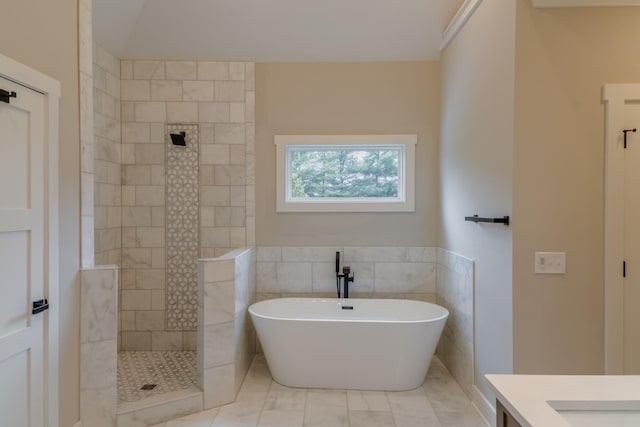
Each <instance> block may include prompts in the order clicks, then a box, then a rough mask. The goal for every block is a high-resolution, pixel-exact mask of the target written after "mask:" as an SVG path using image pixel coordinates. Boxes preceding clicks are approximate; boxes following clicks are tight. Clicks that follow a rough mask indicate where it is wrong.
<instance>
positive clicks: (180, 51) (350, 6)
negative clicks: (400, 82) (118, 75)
mask: <svg viewBox="0 0 640 427" xmlns="http://www.w3.org/2000/svg"><path fill="white" fill-rule="evenodd" d="M492 1H495V0H492ZM462 2H463V0H93V32H94V40H95V41H96V43H98V44H99V45H100V46H102V47H104V48H106V49H108V50H110V51H111V52H113V53H114V54H116V56H118V57H120V58H123V59H127V58H139V59H142V58H158V59H160V58H161V59H215V60H250V61H256V62H311V61H317V62H326V61H336V62H342V61H416V60H431V59H438V58H439V56H440V46H441V43H442V32H443V31H444V29H445V28H446V26H447V24H448V22H449V21H450V19H451V17H452V16H453V15H454V14H455V12H456V10H457V9H458V7H459V6H460V4H461V3H462Z"/></svg>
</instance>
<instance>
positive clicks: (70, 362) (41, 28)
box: [0, 0, 80, 427]
mask: <svg viewBox="0 0 640 427" xmlns="http://www.w3.org/2000/svg"><path fill="white" fill-rule="evenodd" d="M77 8H78V5H77V2H76V1H68V2H60V1H54V2H48V1H38V0H23V1H19V2H11V7H10V8H9V7H8V6H7V11H10V13H9V15H10V17H9V18H7V19H4V20H3V23H2V25H0V52H1V53H2V54H3V55H6V56H9V57H10V58H13V59H15V60H16V61H19V62H22V63H23V64H25V65H28V66H29V67H32V68H34V69H36V70H38V71H40V72H42V73H44V74H47V75H49V76H51V77H52V78H54V79H56V80H59V81H60V82H61V85H62V98H61V100H60V254H59V255H60V300H59V304H60V307H59V310H58V312H59V313H60V351H61V352H60V427H69V426H71V425H73V423H75V422H76V421H77V420H78V412H79V409H78V404H79V401H78V400H79V369H78V363H79V323H78V322H79V321H78V316H79V314H78V312H79V298H80V295H79V284H78V274H77V272H78V268H79V266H80V260H79V258H80V255H79V254H80V245H79V228H80V225H79V223H80V219H79V209H80V207H79V205H80V197H79V178H80V160H79V157H80V152H79V147H80V142H79V140H80V135H79V119H78V114H79V100H78V12H77Z"/></svg>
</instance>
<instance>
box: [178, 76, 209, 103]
mask: <svg viewBox="0 0 640 427" xmlns="http://www.w3.org/2000/svg"><path fill="white" fill-rule="evenodd" d="M182 99H183V100H184V101H213V82H212V81H188V80H187V81H183V82H182Z"/></svg>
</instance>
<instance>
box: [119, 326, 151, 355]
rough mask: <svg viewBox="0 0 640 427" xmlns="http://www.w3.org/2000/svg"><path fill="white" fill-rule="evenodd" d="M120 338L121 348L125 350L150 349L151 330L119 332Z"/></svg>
mask: <svg viewBox="0 0 640 427" xmlns="http://www.w3.org/2000/svg"><path fill="white" fill-rule="evenodd" d="M120 337H121V340H122V350H126V351H150V350H151V332H128V331H122V332H121V333H120Z"/></svg>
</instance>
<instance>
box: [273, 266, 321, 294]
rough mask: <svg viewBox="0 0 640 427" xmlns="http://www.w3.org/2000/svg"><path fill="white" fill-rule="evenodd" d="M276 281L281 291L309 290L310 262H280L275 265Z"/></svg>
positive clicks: (310, 289) (310, 282) (311, 278)
mask: <svg viewBox="0 0 640 427" xmlns="http://www.w3.org/2000/svg"><path fill="white" fill-rule="evenodd" d="M276 274H277V278H278V283H279V285H280V288H281V290H282V291H283V292H311V291H312V289H313V287H312V280H313V275H312V274H313V273H312V263H308V262H299V263H298V262H281V263H278V264H277V265H276Z"/></svg>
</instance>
